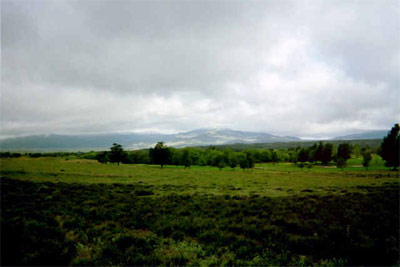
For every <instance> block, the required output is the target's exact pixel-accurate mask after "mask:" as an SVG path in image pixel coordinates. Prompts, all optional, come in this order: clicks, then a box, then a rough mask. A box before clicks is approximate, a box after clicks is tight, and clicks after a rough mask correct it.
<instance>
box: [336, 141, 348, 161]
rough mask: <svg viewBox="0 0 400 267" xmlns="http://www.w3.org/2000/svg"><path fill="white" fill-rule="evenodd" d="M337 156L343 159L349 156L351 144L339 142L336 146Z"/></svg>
mask: <svg viewBox="0 0 400 267" xmlns="http://www.w3.org/2000/svg"><path fill="white" fill-rule="evenodd" d="M337 157H338V158H342V159H344V160H348V159H350V158H351V146H350V144H347V143H344V144H340V145H339V147H338V152H337Z"/></svg>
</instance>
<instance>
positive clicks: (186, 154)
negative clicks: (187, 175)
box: [182, 149, 192, 169]
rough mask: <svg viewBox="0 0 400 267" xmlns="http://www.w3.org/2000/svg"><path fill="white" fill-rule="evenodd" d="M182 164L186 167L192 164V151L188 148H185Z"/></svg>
mask: <svg viewBox="0 0 400 267" xmlns="http://www.w3.org/2000/svg"><path fill="white" fill-rule="evenodd" d="M182 164H183V166H185V169H186V168H190V165H192V159H191V158H190V151H189V150H188V149H185V150H183V154H182Z"/></svg>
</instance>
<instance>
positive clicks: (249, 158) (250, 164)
mask: <svg viewBox="0 0 400 267" xmlns="http://www.w3.org/2000/svg"><path fill="white" fill-rule="evenodd" d="M245 154H246V159H247V168H249V169H252V168H254V156H253V153H252V151H245Z"/></svg>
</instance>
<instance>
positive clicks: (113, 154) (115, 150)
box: [109, 143, 126, 165]
mask: <svg viewBox="0 0 400 267" xmlns="http://www.w3.org/2000/svg"><path fill="white" fill-rule="evenodd" d="M110 150H111V151H110V154H109V158H110V162H111V163H115V162H116V163H117V164H118V165H119V163H120V162H122V161H124V159H125V157H126V152H125V151H124V149H123V148H122V146H121V145H120V144H117V143H114V144H113V145H112V147H111V148H110Z"/></svg>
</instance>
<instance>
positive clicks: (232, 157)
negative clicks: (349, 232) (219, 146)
mask: <svg viewBox="0 0 400 267" xmlns="http://www.w3.org/2000/svg"><path fill="white" fill-rule="evenodd" d="M237 165H238V159H237V156H236V154H235V153H232V154H231V155H230V158H229V167H231V168H232V170H234V169H235V167H236V166H237Z"/></svg>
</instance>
